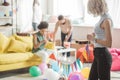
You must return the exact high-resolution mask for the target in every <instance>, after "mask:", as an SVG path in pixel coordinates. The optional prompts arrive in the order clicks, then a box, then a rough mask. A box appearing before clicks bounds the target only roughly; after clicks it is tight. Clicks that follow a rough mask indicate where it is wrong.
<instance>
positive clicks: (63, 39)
mask: <svg viewBox="0 0 120 80" xmlns="http://www.w3.org/2000/svg"><path fill="white" fill-rule="evenodd" d="M67 35H68V34H65V33H62V32H61V41H62V46H63V47H64V41H65V37H66V36H67ZM71 40H72V34H71V36H70V37H69V39H68V42H71ZM64 54H65V53H63V55H64ZM69 56H70V52H67V57H69Z"/></svg>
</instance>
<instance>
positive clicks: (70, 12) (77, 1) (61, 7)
mask: <svg viewBox="0 0 120 80" xmlns="http://www.w3.org/2000/svg"><path fill="white" fill-rule="evenodd" d="M54 7H55V8H54V9H56V10H55V15H60V14H62V15H65V16H67V17H69V18H71V20H73V22H74V23H80V20H83V18H84V5H83V1H82V0H57V1H56V3H55V6H54ZM75 20H76V21H75Z"/></svg>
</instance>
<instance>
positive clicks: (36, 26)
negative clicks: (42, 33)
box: [32, 22, 38, 31]
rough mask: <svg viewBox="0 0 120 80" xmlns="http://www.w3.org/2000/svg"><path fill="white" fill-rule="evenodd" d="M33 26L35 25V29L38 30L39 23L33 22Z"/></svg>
mask: <svg viewBox="0 0 120 80" xmlns="http://www.w3.org/2000/svg"><path fill="white" fill-rule="evenodd" d="M32 26H33V30H34V31H36V30H38V24H37V23H35V22H33V23H32Z"/></svg>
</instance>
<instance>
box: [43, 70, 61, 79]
mask: <svg viewBox="0 0 120 80" xmlns="http://www.w3.org/2000/svg"><path fill="white" fill-rule="evenodd" d="M44 76H45V77H46V78H47V80H58V79H59V78H60V75H59V74H58V73H57V72H55V71H53V70H52V69H47V70H46V71H45V72H44Z"/></svg>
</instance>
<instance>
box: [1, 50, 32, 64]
mask: <svg viewBox="0 0 120 80" xmlns="http://www.w3.org/2000/svg"><path fill="white" fill-rule="evenodd" d="M33 56H34V54H33V53H30V52H26V53H6V54H0V64H10V63H17V62H24V61H27V60H29V59H30V58H31V57H33Z"/></svg>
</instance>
